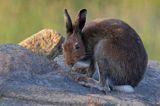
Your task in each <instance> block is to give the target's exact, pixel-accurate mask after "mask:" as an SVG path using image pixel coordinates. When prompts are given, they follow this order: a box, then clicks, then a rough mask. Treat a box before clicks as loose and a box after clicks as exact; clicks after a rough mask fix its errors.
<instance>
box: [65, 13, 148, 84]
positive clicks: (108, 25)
mask: <svg viewBox="0 0 160 106" xmlns="http://www.w3.org/2000/svg"><path fill="white" fill-rule="evenodd" d="M81 14H82V12H81V11H80V13H79V18H78V19H77V20H81V17H80V16H81ZM82 16H84V14H82ZM79 22H83V18H82V20H81V21H79ZM84 23H85V22H84ZM74 26H76V25H74ZM73 30H74V28H73ZM77 34H80V36H79V35H78V37H79V38H80V40H81V43H82V45H83V46H82V48H81V50H82V49H83V50H82V51H81V53H80V54H81V57H83V55H84V54H85V56H86V57H89V58H90V59H91V60H92V64H91V66H90V70H91V71H93V72H94V67H95V66H94V63H95V62H97V63H98V66H99V71H100V82H101V84H102V85H103V86H104V85H105V83H106V80H107V78H109V80H110V81H111V83H113V84H114V85H131V86H133V87H134V86H136V85H137V84H138V83H139V82H140V80H141V79H142V78H143V75H144V72H145V70H146V66H147V62H148V58H147V53H146V51H145V48H144V46H143V43H142V41H141V39H140V37H139V35H138V34H137V33H136V32H135V30H134V29H133V28H131V27H130V26H129V25H128V24H126V23H125V22H123V21H121V20H118V19H103V20H101V21H92V22H89V23H87V24H86V25H85V27H84V28H83V30H80V31H79V32H78V33H72V36H74V37H77ZM79 38H78V39H79ZM70 39H72V38H70ZM70 39H69V38H68V37H66V40H65V42H68V40H70ZM72 41H73V42H74V41H75V40H72ZM73 44H74V43H72V42H70V44H69V45H70V46H73ZM64 45H65V46H66V47H69V45H68V46H67V44H66V43H64ZM84 50H85V52H84ZM72 51H73V50H72V48H68V49H64V55H65V60H66V61H71V60H74V61H72V62H73V63H75V62H76V61H77V60H78V58H76V59H73V58H74V55H76V54H73V52H72ZM71 55H72V56H73V57H72V56H71Z"/></svg>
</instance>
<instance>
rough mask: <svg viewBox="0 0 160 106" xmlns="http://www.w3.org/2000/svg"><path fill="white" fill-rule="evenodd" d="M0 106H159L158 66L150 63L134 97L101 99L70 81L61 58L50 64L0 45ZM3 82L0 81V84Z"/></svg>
mask: <svg viewBox="0 0 160 106" xmlns="http://www.w3.org/2000/svg"><path fill="white" fill-rule="evenodd" d="M0 59H1V60H0V82H1V83H0V105H7V106H8V105H16V106H21V105H32V106H33V105H55V106H67V105H69V106H70V105H73V106H84V105H87V106H101V105H104V106H115V105H122V106H146V105H160V103H159V101H160V92H159V89H160V63H159V62H157V61H150V62H149V64H148V68H147V71H146V73H145V75H144V79H143V80H142V81H141V82H140V84H139V85H138V86H137V87H136V89H135V93H133V94H127V93H122V92H110V93H108V94H107V95H104V94H103V93H102V92H100V91H98V90H97V89H94V88H88V87H84V86H82V85H79V84H78V83H77V82H75V81H73V80H72V79H70V78H69V77H68V76H67V74H66V72H65V71H64V70H65V65H64V63H63V56H62V55H60V56H58V57H56V58H55V59H54V61H49V60H48V59H47V58H46V57H42V56H39V55H37V54H34V53H33V52H31V51H30V50H28V49H25V48H23V47H21V46H18V45H0ZM1 79H2V80H1Z"/></svg>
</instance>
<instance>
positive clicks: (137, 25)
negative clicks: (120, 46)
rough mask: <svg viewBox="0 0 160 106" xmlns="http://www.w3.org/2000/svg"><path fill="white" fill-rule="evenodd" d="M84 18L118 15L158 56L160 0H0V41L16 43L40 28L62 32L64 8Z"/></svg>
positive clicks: (149, 49) (71, 13)
mask: <svg viewBox="0 0 160 106" xmlns="http://www.w3.org/2000/svg"><path fill="white" fill-rule="evenodd" d="M64 8H67V9H68V10H69V13H70V15H71V16H72V18H73V19H74V18H75V16H76V14H77V12H78V11H79V10H80V9H81V8H86V9H87V10H88V14H87V21H89V20H92V19H95V18H102V17H103V18H104V17H107V18H119V19H121V20H123V21H125V22H127V23H128V24H129V25H130V26H132V27H133V28H134V29H135V30H136V31H137V32H138V34H139V35H140V36H141V38H142V40H143V42H144V45H145V47H146V49H147V52H148V54H149V58H150V59H154V60H160V0H0V43H1V44H2V43H18V42H20V41H21V40H23V39H25V38H26V37H28V36H30V35H32V34H34V33H36V32H37V31H39V30H41V29H43V28H52V29H54V30H56V31H58V32H60V33H61V34H63V35H64V34H65V25H64V19H63V10H64Z"/></svg>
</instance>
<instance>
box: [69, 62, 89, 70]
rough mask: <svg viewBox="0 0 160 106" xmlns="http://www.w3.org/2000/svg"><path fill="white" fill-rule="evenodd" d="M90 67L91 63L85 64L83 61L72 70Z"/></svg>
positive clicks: (77, 63)
mask: <svg viewBox="0 0 160 106" xmlns="http://www.w3.org/2000/svg"><path fill="white" fill-rule="evenodd" d="M89 65H90V63H88V62H83V61H78V62H76V63H75V64H74V66H73V67H72V69H73V68H74V69H77V68H88V67H89Z"/></svg>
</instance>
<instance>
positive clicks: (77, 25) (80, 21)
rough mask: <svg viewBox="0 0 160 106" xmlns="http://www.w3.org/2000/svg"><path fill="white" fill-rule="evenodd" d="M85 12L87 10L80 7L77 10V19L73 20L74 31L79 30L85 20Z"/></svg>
mask: <svg viewBox="0 0 160 106" xmlns="http://www.w3.org/2000/svg"><path fill="white" fill-rule="evenodd" d="M86 14H87V10H86V9H82V10H80V11H79V14H78V17H77V20H76V22H75V31H76V32H81V31H82V29H83V27H84V25H85V22H86Z"/></svg>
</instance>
